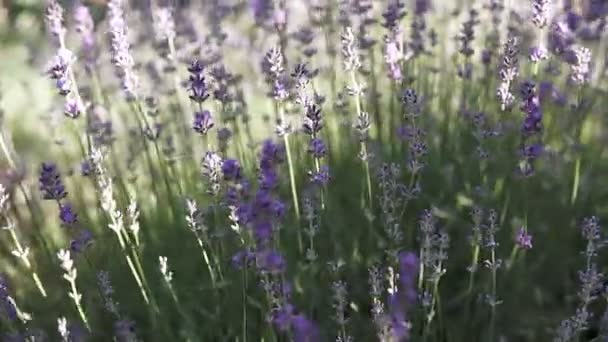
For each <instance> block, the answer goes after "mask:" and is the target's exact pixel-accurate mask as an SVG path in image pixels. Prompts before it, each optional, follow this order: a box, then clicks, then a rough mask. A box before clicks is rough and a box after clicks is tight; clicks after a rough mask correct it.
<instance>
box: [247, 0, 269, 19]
mask: <svg viewBox="0 0 608 342" xmlns="http://www.w3.org/2000/svg"><path fill="white" fill-rule="evenodd" d="M249 8H250V9H251V12H253V17H254V18H255V21H256V22H257V23H258V24H259V23H262V22H263V21H265V20H266V19H268V18H269V17H270V10H271V9H272V1H270V0H249Z"/></svg>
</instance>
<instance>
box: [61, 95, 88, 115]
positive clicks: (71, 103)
mask: <svg viewBox="0 0 608 342" xmlns="http://www.w3.org/2000/svg"><path fill="white" fill-rule="evenodd" d="M83 112H84V108H82V103H81V102H80V101H79V100H77V99H76V98H73V97H68V99H67V100H66V101H65V105H64V108H63V113H64V114H65V116H67V117H68V118H71V119H76V118H78V117H79V116H80V115H81V114H82V113H83Z"/></svg>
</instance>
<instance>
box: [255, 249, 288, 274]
mask: <svg viewBox="0 0 608 342" xmlns="http://www.w3.org/2000/svg"><path fill="white" fill-rule="evenodd" d="M256 261H257V266H258V268H259V269H260V270H262V271H264V272H269V273H283V272H284V271H285V268H286V266H287V263H286V262H285V259H284V258H283V256H282V255H281V254H280V253H279V252H277V251H276V250H274V249H266V250H262V251H258V252H257V253H256Z"/></svg>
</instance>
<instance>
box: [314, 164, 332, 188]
mask: <svg viewBox="0 0 608 342" xmlns="http://www.w3.org/2000/svg"><path fill="white" fill-rule="evenodd" d="M309 175H310V181H311V182H312V183H314V184H317V185H320V186H325V185H327V183H329V180H330V178H331V177H330V175H329V166H327V165H323V166H321V168H320V169H319V171H311V172H309Z"/></svg>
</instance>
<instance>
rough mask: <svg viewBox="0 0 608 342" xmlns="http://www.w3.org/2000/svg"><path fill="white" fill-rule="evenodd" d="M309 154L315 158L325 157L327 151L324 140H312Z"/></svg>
mask: <svg viewBox="0 0 608 342" xmlns="http://www.w3.org/2000/svg"><path fill="white" fill-rule="evenodd" d="M308 153H310V154H312V156H313V157H315V158H323V157H325V154H326V153H327V149H326V147H325V143H324V142H323V140H322V139H319V138H314V139H311V140H310V142H309V144H308Z"/></svg>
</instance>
